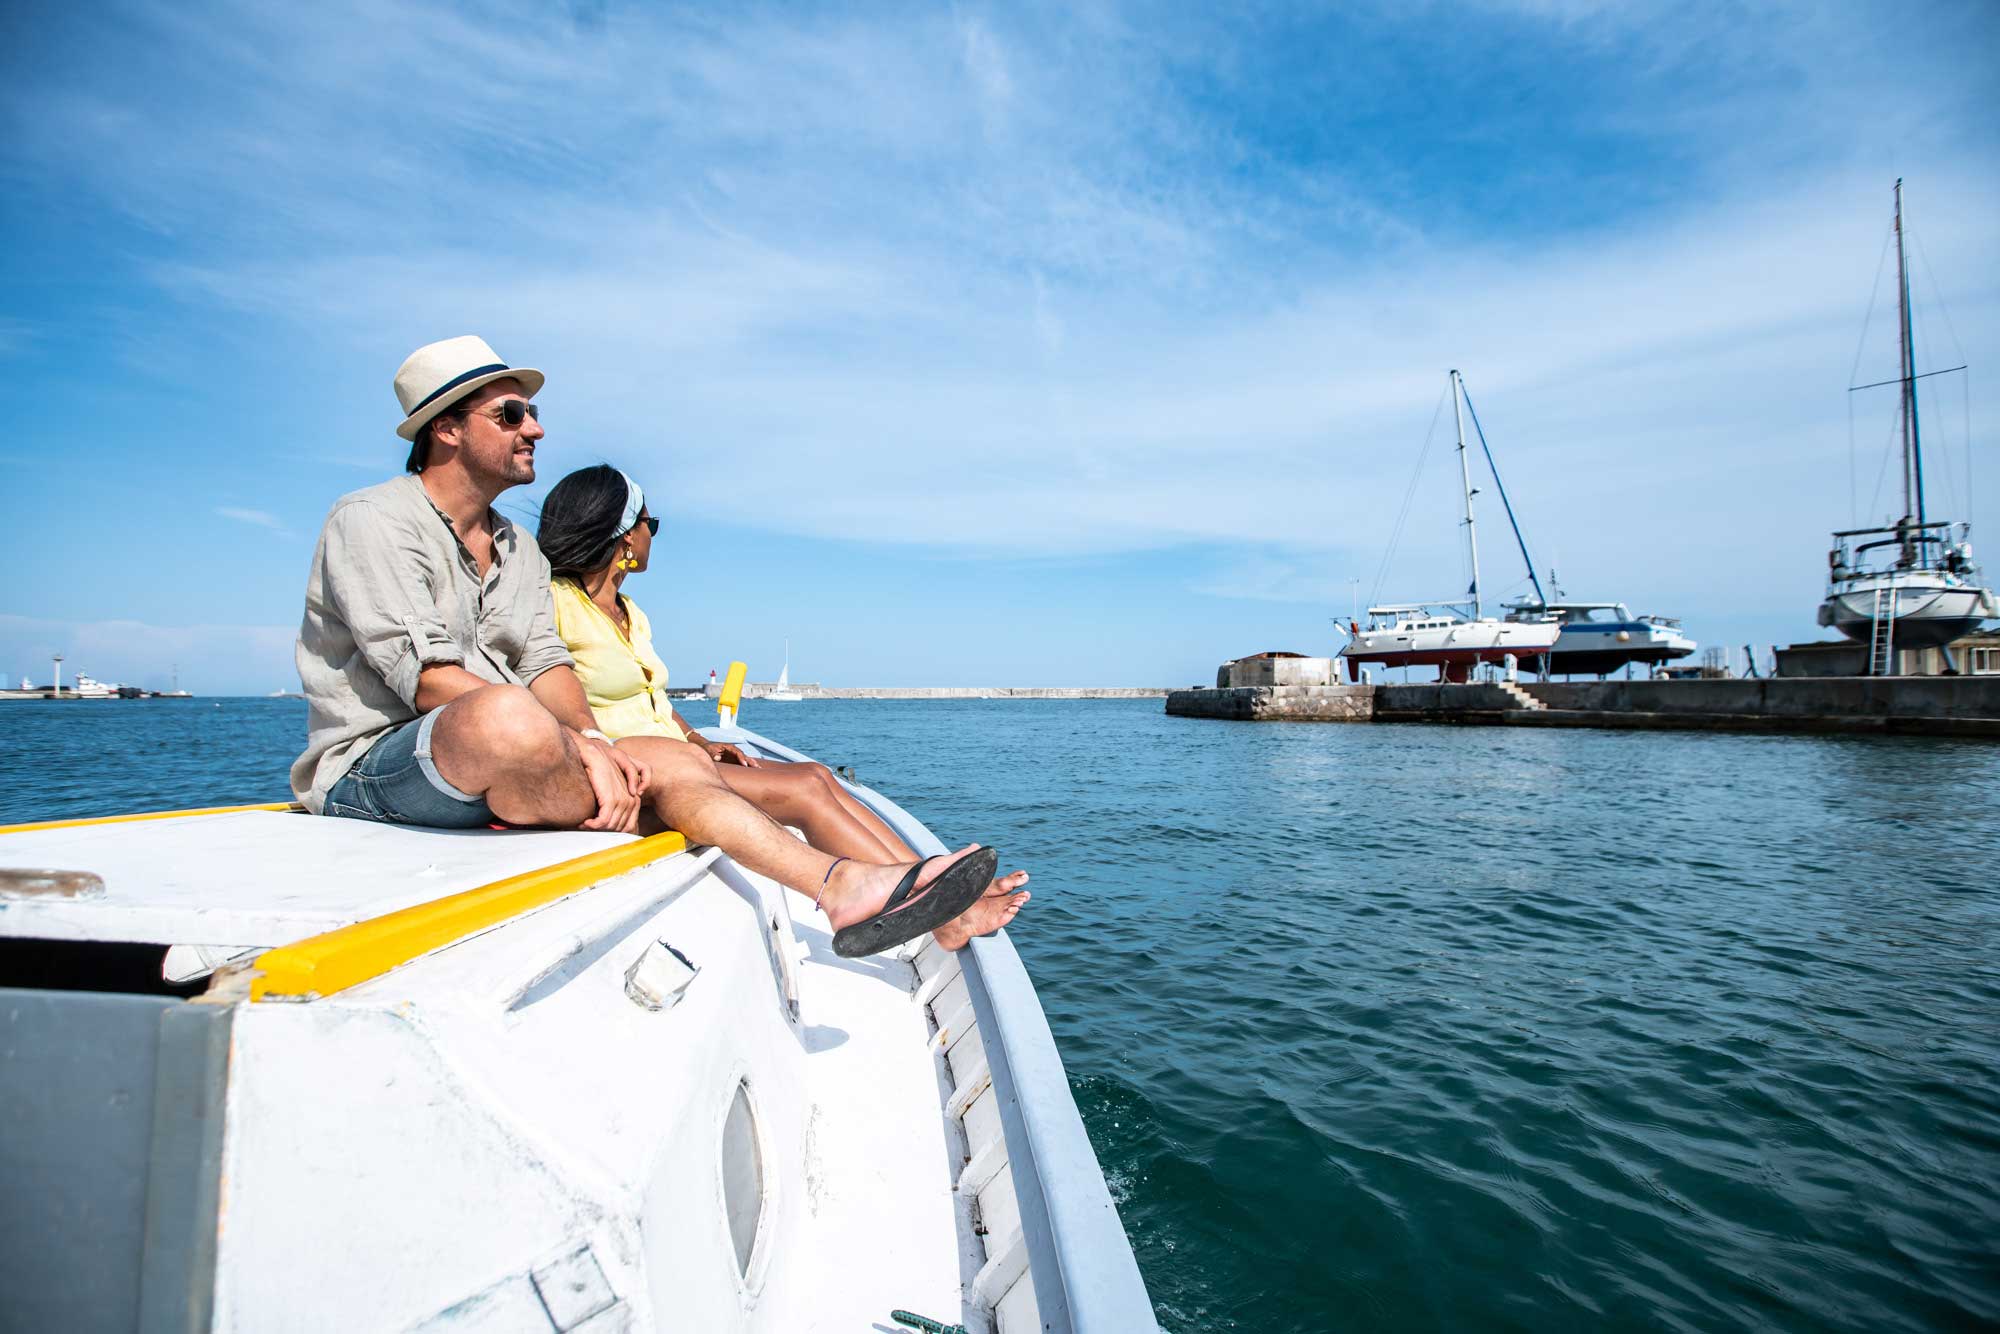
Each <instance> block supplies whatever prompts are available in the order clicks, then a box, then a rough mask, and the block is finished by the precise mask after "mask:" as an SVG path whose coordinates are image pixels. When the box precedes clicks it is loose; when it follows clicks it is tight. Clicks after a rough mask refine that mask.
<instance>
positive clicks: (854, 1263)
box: [0, 666, 1157, 1334]
mask: <svg viewBox="0 0 2000 1334" xmlns="http://www.w3.org/2000/svg"><path fill="white" fill-rule="evenodd" d="M741 680H742V670H741V668H740V666H739V667H737V668H735V669H734V670H733V671H732V673H731V681H730V684H729V686H728V687H726V688H725V690H724V694H723V698H722V700H721V708H722V710H723V713H722V716H723V726H721V727H720V728H717V729H711V730H710V732H709V735H710V736H711V737H712V738H714V739H717V740H725V741H729V742H733V743H735V744H736V745H739V746H741V747H743V748H744V749H745V750H746V751H748V752H750V753H751V754H754V755H758V756H761V757H764V758H768V759H776V760H799V759H803V758H804V757H803V756H800V755H798V754H796V753H795V752H793V751H790V750H788V749H787V748H785V747H784V746H782V745H779V744H777V743H776V742H773V741H769V740H767V739H765V738H764V737H761V736H758V735H756V734H755V733H753V732H749V731H745V730H743V729H741V728H740V727H737V726H736V725H735V716H734V715H735V708H736V706H737V701H738V698H739V696H740V690H741ZM850 790H851V791H852V792H853V793H854V795H855V796H856V797H857V798H858V799H859V800H861V801H863V802H864V803H866V804H867V805H868V806H869V807H870V808H871V809H873V810H874V811H876V812H877V813H878V814H879V815H880V816H881V817H882V818H883V819H884V820H885V821H887V822H888V823H889V824H890V825H892V826H893V827H894V828H895V829H896V831H897V832H898V834H900V835H901V836H902V837H903V838H904V839H906V840H908V841H909V843H910V844H911V845H912V846H914V847H916V848H917V849H918V850H919V851H921V852H924V853H932V854H934V853H939V852H942V851H944V849H943V846H942V845H941V844H940V843H939V841H938V839H937V838H936V837H934V836H933V835H932V834H931V832H930V831H929V830H928V829H926V828H925V827H924V826H923V825H922V824H920V823H919V822H918V821H917V820H916V819H914V818H913V817H911V816H910V815H908V814H907V813H905V812H904V811H902V810H901V809H899V808H898V807H897V806H896V805H895V804H894V803H893V802H891V801H889V800H888V799H886V798H884V797H882V796H880V795H879V794H877V793H875V792H872V791H870V790H869V789H867V788H864V787H853V786H850ZM0 1060H3V1061H4V1065H0V1110H4V1114H5V1117H6V1127H5V1132H4V1134H0V1180H4V1181H5V1183H6V1187H5V1189H4V1190H0V1294H4V1296H0V1308H4V1310H5V1313H6V1316H7V1317H8V1318H7V1319H6V1320H4V1321H0V1324H5V1325H6V1326H7V1327H9V1328H21V1329H46V1330H64V1331H97V1330H120V1331H125V1330H147V1331H176V1332H186V1334H192V1332H194V1331H209V1330H218V1331H220V1330H227V1331H244V1332H245V1334H248V1332H250V1331H268V1330H287V1331H315V1330H325V1331H341V1332H342V1334H347V1332H349V1331H356V1330H370V1331H373V1330H418V1331H426V1332H428V1334H442V1332H444V1331H454V1332H459V1331H463V1332H469V1331H475V1330H476V1331H500V1330H505V1331H533V1332H534V1334H609V1332H610V1331H648V1332H652V1331H658V1332H659V1334H669V1332H670V1331H671V1332H672V1334H687V1332H689V1331H702V1332H703V1334H708V1332H709V1331H755V1332H756V1334H797V1332H799V1331H811V1330H823V1331H830V1332H831V1331H839V1332H840V1334H848V1332H849V1331H856V1330H888V1329H898V1328H912V1329H918V1328H923V1329H932V1330H937V1329H950V1328H953V1327H957V1326H963V1327H964V1328H965V1329H966V1330H968V1331H974V1332H975V1334H1029V1332H1030V1331H1094V1332H1100V1334H1125V1332H1127V1331H1152V1330H1155V1329H1156V1328H1157V1327H1156V1325H1155V1323H1154V1319H1153V1314H1152V1307H1151V1304H1150V1302H1149V1300H1148V1298H1147V1295H1146V1289H1145V1285H1144V1283H1143V1282H1142V1281H1141V1279H1140V1276H1139V1271H1138V1268H1137V1266H1136V1264H1135V1263H1134V1261H1133V1257H1132V1250H1131V1246H1130V1244H1129V1243H1128V1241H1127V1240H1126V1236H1125V1233H1124V1231H1123V1229H1122V1227H1121V1226H1120V1224H1119V1220H1118V1213H1117V1210H1116V1208H1115V1207H1114V1206H1113V1203H1112V1200H1111V1196H1110V1193H1109V1191H1108V1190H1107V1189H1106V1186H1105V1182H1104V1176H1103V1173H1102V1172H1101V1170H1100V1169H1099V1167H1098V1163H1097V1159H1096V1157H1095V1155H1094V1154H1093V1152H1092V1150H1091V1146H1090V1141H1089V1140H1088V1138H1086V1136H1085V1134H1084V1128H1083V1124H1082V1122H1081V1120H1080V1119H1079V1117H1078V1115H1077V1111H1076V1106H1075V1103H1074V1102H1073V1101H1072V1100H1071V1096H1070V1092H1069V1086H1068V1082H1067V1080H1066V1078H1065V1076H1064V1073H1063V1067H1062V1062H1061V1060H1060V1058H1059V1057H1058V1056H1057V1054H1056V1050H1055V1046H1054V1043H1053V1041H1052V1040H1051V1037H1050V1034H1049V1029H1048V1024H1047V1022H1046V1020H1045V1019H1044V1017H1043V1014H1042V1010H1041V1007H1040V1005H1039V1004H1038V1003H1037V1001H1036V998H1035V992H1034V988H1033V987H1032V986H1031V985H1030V983H1029V981H1028V977H1027V974H1026V973H1025V972H1024V971H1023V969H1022V966H1021V961H1020V959H1019V957H1018V956H1017V955H1016V954H1015V952H1014V948H1013V946H1012V945H1011V944H1010V943H1009V942H1008V940H1007V937H1006V935H1005V933H1004V932H1003V933H1000V934H996V935H993V936H989V937H984V938H981V939H977V940H975V941H973V942H972V944H971V945H970V946H968V947H967V948H966V949H965V950H962V951H960V952H958V953H955V954H954V953H950V952H947V951H944V950H942V949H940V948H939V947H937V946H936V945H934V944H930V943H929V942H928V938H926V942H925V944H924V946H922V947H919V948H907V947H906V949H905V950H904V951H903V952H901V953H898V954H893V955H878V956H875V957H873V958H868V959H844V958H840V957H838V956H836V955H835V953H834V951H833V948H832V939H831V933H830V930H829V924H828V923H827V921H826V919H825V918H824V916H822V915H821V914H820V913H818V912H817V911H816V910H814V909H812V908H810V907H809V906H808V905H807V902H806V901H805V900H804V899H801V898H800V897H798V896H797V895H794V894H791V893H789V892H788V891H786V890H784V889H782V888H781V887H779V886H778V885H776V884H774V883H772V882H771V881H769V880H766V879H764V878H762V877H761V876H758V875H755V874H753V873H751V872H749V871H747V870H745V869H744V868H742V867H740V866H738V865H736V864H735V863H733V862H732V861H731V860H730V859H729V858H727V857H725V856H723V855H722V854H721V853H720V851H719V850H718V849H715V848H693V847H688V846H686V845H685V844H684V843H683V841H682V840H681V838H680V836H679V835H677V834H660V835H656V836H654V837H651V838H635V837H630V836H626V835H619V834H603V833H587V832H534V831H510V832H488V831H477V832H472V831H440V830H426V829H414V828H408V827H402V826H396V825H388V824H371V823H366V822H363V821H359V820H340V819H328V818H323V817H317V816H310V815H305V814H302V813H299V812H298V811H297V810H296V808H292V807H289V806H286V805H282V804H280V805H272V806H263V807H236V808H228V809H218V810H202V811H179V812H169V813H165V814H161V815H142V816H124V817H114V818H111V819H103V820H68V821H58V822H55V823H52V824H45V825H30V826H14V827H10V828H0ZM926 1321H928V1322H930V1323H925V1322H926Z"/></svg>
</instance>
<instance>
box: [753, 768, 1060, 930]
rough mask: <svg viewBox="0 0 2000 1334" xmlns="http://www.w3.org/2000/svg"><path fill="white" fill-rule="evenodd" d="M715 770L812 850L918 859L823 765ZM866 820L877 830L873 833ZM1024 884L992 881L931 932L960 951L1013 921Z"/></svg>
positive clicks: (1021, 876) (1010, 878) (1014, 878)
mask: <svg viewBox="0 0 2000 1334" xmlns="http://www.w3.org/2000/svg"><path fill="white" fill-rule="evenodd" d="M715 772H716V774H717V775H718V776H719V777H720V778H721V779H722V781H723V782H724V783H725V784H727V785H728V787H729V789H730V791H732V792H734V793H736V794H737V795H738V796H740V797H742V798H743V799H744V800H745V801H748V802H749V803H750V804H751V805H753V806H755V807H756V808H757V809H758V810H760V811H762V812H764V813H765V814H766V815H769V816H772V817H773V818H775V819H777V820H778V821H780V822H781V823H784V824H789V825H796V826H797V827H798V828H799V829H800V830H802V831H803V832H804V834H805V836H806V842H808V843H810V844H812V845H813V846H814V847H816V848H820V849H822V850H824V851H826V852H831V853H836V854H838V855H841V856H845V857H858V858H860V859H861V860H863V861H878V862H902V863H905V864H907V863H909V862H913V861H916V860H918V858H917V854H916V852H915V851H914V850H912V849H911V847H910V846H909V844H907V843H905V842H903V840H902V839H900V838H898V837H896V833H895V831H894V830H893V829H891V828H889V826H888V825H887V824H886V823H884V822H883V820H882V818H881V817H880V816H878V815H876V814H875V813H874V812H873V811H870V810H868V808H867V807H866V806H863V805H862V804H861V803H860V802H858V801H856V800H854V796H853V794H852V793H850V792H848V791H847V790H846V789H845V788H843V787H841V786H840V784H839V783H838V782H837V781H836V780H835V779H834V777H833V773H832V771H831V770H829V769H828V768H827V767H826V766H825V765H823V764H765V765H760V766H758V767H757V768H755V769H747V768H744V767H743V766H741V765H735V764H718V765H716V766H715ZM843 798H844V800H843ZM856 809H858V810H860V811H862V812H864V813H865V814H866V815H867V817H868V821H867V822H864V821H863V820H861V819H859V818H857V817H856V816H855V814H854V810H856ZM869 822H872V823H873V825H874V826H875V828H873V829H871V828H870V827H869ZM878 830H879V833H878V832H877V831H878ZM1027 882H1028V873H1027V872H1026V871H1015V872H1014V873H1013V874H1011V875H1005V876H1001V877H999V878H997V879H995V880H994V881H993V882H992V884H991V885H990V886H988V888H987V891H986V893H985V895H984V896H983V897H981V898H980V900H979V901H978V902H977V903H975V904H973V905H972V906H971V907H970V908H967V909H966V910H965V911H964V912H962V913H960V914H959V915H958V916H957V917H955V918H953V919H952V920H951V921H949V922H946V923H945V924H944V925H943V926H941V927H939V928H937V930H935V931H933V932H932V933H931V934H932V935H934V936H936V937H937V942H938V944H940V945H942V946H944V947H945V948H946V949H948V950H957V949H964V948H965V943H966V942H967V941H968V940H971V939H972V938H973V937H974V936H983V935H987V934H989V933H990V932H994V931H997V930H999V929H1000V928H1001V927H1003V926H1005V925H1007V923H1009V922H1011V921H1013V920H1014V915H1015V914H1016V913H1018V912H1020V911H1021V908H1022V905H1024V904H1026V903H1027V901H1028V899H1029V897H1030V896H1029V894H1028V893H1027V891H1025V890H1023V889H1022V888H1021V886H1022V885H1024V884H1026V883H1027Z"/></svg>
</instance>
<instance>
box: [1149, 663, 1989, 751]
mask: <svg viewBox="0 0 2000 1334" xmlns="http://www.w3.org/2000/svg"><path fill="white" fill-rule="evenodd" d="M1167 712H1168V713H1170V714H1174V715H1176V716H1179V717H1188V718H1230V719H1245V720H1255V721H1302V722H1325V721H1337V722H1382V723H1389V722H1427V723H1457V724H1470V725H1480V726H1496V727H1614V728H1675V729H1686V730H1693V731H1708V732H1844V733H1894V734H1905V735H1923V736H1960V737H2000V676H1947V677H1939V676H1904V677H1785V678H1778V679H1770V678H1763V679H1749V680H1720V681H1650V680H1649V681H1588V682H1546V683H1540V682H1526V681H1523V682H1520V683H1518V684H1497V683H1475V684H1470V685H1442V684H1429V685H1378V686H1229V687H1222V688H1217V689H1212V690H1177V691H1174V692H1173V693H1172V694H1170V695H1168V697H1167Z"/></svg>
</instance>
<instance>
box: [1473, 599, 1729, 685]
mask: <svg viewBox="0 0 2000 1334" xmlns="http://www.w3.org/2000/svg"><path fill="white" fill-rule="evenodd" d="M1510 615H1518V616H1520V617H1521V618H1522V619H1524V620H1534V621H1541V620H1553V621H1554V622H1555V623H1556V624H1557V625H1558V626H1560V627H1561V629H1562V633H1561V634H1559V635H1558V636H1557V637H1556V642H1555V644H1554V645H1553V646H1552V647H1551V648H1550V650H1549V651H1548V653H1546V654H1544V655H1542V656H1541V657H1538V658H1535V659H1533V660H1532V661H1524V662H1523V663H1522V666H1523V667H1524V668H1526V669H1528V670H1531V671H1545V672H1547V673H1549V674H1550V675H1552V676H1565V675H1570V674H1595V675H1599V676H1603V675H1608V674H1610V673H1612V672H1615V671H1617V670H1619V669H1620V668H1622V667H1625V666H1627V665H1629V664H1632V663H1638V664H1641V665H1643V666H1647V667H1658V666H1662V665H1664V664H1666V663H1669V662H1673V661H1674V660H1676V659H1678V658H1685V657H1687V656H1688V655H1689V654H1691V653H1693V652H1694V651H1695V649H1696V648H1697V647H1698V645H1697V644H1696V643H1695V641H1694V640H1692V639H1690V638H1688V637H1687V635H1686V634H1685V633H1683V632H1682V630H1681V623H1680V620H1679V619H1678V618H1676V617H1673V616H1634V615H1633V614H1632V613H1631V611H1630V609H1629V608H1627V607H1626V605H1625V604H1624V603H1622V602H1533V601H1523V602H1520V603H1517V604H1515V606H1514V609H1513V610H1512V611H1511V612H1510Z"/></svg>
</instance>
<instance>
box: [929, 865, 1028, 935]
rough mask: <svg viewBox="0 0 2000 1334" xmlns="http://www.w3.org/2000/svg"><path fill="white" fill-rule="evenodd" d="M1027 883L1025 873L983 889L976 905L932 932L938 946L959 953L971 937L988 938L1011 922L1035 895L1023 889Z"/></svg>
mask: <svg viewBox="0 0 2000 1334" xmlns="http://www.w3.org/2000/svg"><path fill="white" fill-rule="evenodd" d="M1027 883H1028V873H1027V872H1026V871H1015V872H1014V873H1013V874H1011V875H1003V876H1001V877H999V878H998V879H996V880H995V881H994V882H993V883H992V884H990V885H988V886H987V887H986V892H985V893H984V894H983V895H981V896H980V899H979V902H977V903H975V904H973V905H972V906H971V907H970V908H967V909H966V910H965V911H964V912H962V913H960V914H959V915H958V916H956V917H954V918H952V919H951V920H950V921H949V922H946V923H945V924H944V925H943V926H941V927H939V928H938V929H937V930H935V931H933V932H931V934H932V935H933V936H935V937H936V938H937V943H938V944H940V945H942V946H944V947H945V948H946V949H948V950H962V949H964V948H965V945H966V942H967V941H969V940H971V939H972V938H973V937H974V936H990V935H992V934H993V933H994V932H995V931H998V930H999V929H1000V928H1001V927H1003V926H1005V925H1007V924H1008V923H1009V922H1011V921H1013V920H1014V914H1016V913H1018V912H1020V911H1021V908H1022V905H1024V904H1026V903H1027V901H1028V900H1029V899H1030V898H1033V897H1034V896H1033V895H1032V894H1030V893H1028V891H1027V890H1025V889H1022V888H1021V886H1023V885H1025V884H1027Z"/></svg>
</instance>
